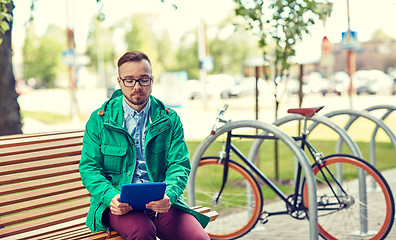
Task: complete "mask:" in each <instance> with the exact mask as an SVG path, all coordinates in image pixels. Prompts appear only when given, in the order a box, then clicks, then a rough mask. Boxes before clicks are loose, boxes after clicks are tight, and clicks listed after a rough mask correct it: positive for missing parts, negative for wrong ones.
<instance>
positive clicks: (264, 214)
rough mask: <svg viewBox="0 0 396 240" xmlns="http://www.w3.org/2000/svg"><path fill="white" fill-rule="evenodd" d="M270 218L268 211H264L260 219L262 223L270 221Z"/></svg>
mask: <svg viewBox="0 0 396 240" xmlns="http://www.w3.org/2000/svg"><path fill="white" fill-rule="evenodd" d="M268 218H269V214H268V212H266V211H264V212H263V213H262V214H261V216H260V219H259V221H260V223H261V224H266V223H267V222H268Z"/></svg>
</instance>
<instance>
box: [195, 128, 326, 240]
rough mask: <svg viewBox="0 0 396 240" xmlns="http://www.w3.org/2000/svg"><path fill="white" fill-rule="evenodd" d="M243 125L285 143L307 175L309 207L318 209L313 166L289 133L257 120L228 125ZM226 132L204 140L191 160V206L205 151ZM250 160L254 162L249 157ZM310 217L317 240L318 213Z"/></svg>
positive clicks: (312, 232)
mask: <svg viewBox="0 0 396 240" xmlns="http://www.w3.org/2000/svg"><path fill="white" fill-rule="evenodd" d="M241 123H243V124H244V126H246V127H253V128H258V129H262V130H264V131H265V132H267V133H272V134H273V135H274V136H275V137H277V138H279V139H280V140H281V141H283V142H284V143H285V144H286V145H287V146H288V147H289V148H290V150H291V151H292V152H293V153H294V154H295V156H296V157H297V159H298V161H299V162H300V163H301V166H302V169H303V172H304V174H305V177H306V180H307V184H308V198H309V199H308V202H309V206H310V208H312V209H315V210H316V209H317V202H316V197H317V195H316V181H315V177H314V175H313V172H312V169H311V166H310V164H309V161H308V158H307V156H306V155H305V153H304V152H303V151H302V149H301V148H300V147H299V146H298V145H297V144H296V142H295V141H294V140H293V138H291V137H290V136H289V135H288V134H287V133H285V132H284V131H283V130H281V129H280V128H278V127H277V126H275V125H272V124H267V123H264V122H261V121H257V120H244V121H235V122H229V123H227V126H230V127H232V126H233V125H234V126H239V125H240V124H241ZM225 132H226V131H225V130H224V126H223V127H221V128H219V129H217V131H216V133H215V134H214V135H209V136H208V137H206V138H205V139H204V141H203V142H201V144H200V145H199V146H198V148H197V150H196V151H195V153H194V156H193V158H192V160H191V167H192V171H191V175H190V178H189V182H188V187H187V200H188V204H189V205H191V206H194V205H195V189H194V186H195V173H196V171H195V169H197V167H198V164H199V161H200V160H201V158H202V154H203V153H204V152H205V150H206V149H207V148H208V147H209V145H210V144H211V143H212V141H213V140H214V139H216V138H217V137H218V136H219V135H221V134H223V133H225ZM249 160H252V158H250V155H249ZM308 216H309V223H310V227H309V229H310V239H311V240H317V239H318V235H319V231H318V212H317V210H316V211H309V212H308Z"/></svg>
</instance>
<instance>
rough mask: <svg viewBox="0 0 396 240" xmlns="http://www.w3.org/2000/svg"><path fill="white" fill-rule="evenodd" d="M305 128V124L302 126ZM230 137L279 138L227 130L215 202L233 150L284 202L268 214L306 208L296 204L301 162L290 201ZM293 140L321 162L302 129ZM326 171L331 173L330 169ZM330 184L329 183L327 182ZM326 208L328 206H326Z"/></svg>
mask: <svg viewBox="0 0 396 240" xmlns="http://www.w3.org/2000/svg"><path fill="white" fill-rule="evenodd" d="M304 128H306V126H304ZM232 138H240V139H242V138H246V139H263V140H278V139H279V138H277V137H274V136H269V135H262V134H255V135H253V134H233V133H232V132H231V131H229V132H227V140H226V145H225V149H224V152H223V154H222V156H220V161H221V162H223V163H224V169H223V181H222V186H221V189H220V191H219V193H218V195H217V197H216V199H215V202H217V201H218V200H219V198H220V195H221V193H222V191H223V189H224V186H225V185H226V182H227V176H228V161H229V159H230V151H232V152H234V153H235V154H236V155H237V156H238V157H239V158H240V159H241V160H242V162H244V163H245V164H246V166H248V167H249V169H250V170H251V171H253V172H254V173H255V175H256V176H258V178H260V179H261V180H262V181H263V182H264V183H265V184H266V185H267V186H268V187H269V188H270V189H271V190H272V191H273V192H274V193H275V194H276V195H277V196H278V197H279V198H280V199H282V200H283V201H284V202H285V204H286V206H287V207H286V209H287V210H285V211H278V212H267V214H268V216H271V215H282V214H290V213H291V212H294V211H298V210H307V209H306V208H305V207H301V206H300V205H298V203H299V201H298V196H301V195H302V184H301V183H302V177H301V176H302V167H301V164H300V163H298V165H297V172H296V181H295V185H294V193H293V198H292V201H290V200H289V199H288V197H287V195H286V194H285V193H283V192H282V191H281V190H280V189H279V188H278V187H277V186H276V185H275V184H274V183H273V182H272V181H271V180H270V179H269V178H268V177H267V176H266V175H265V174H264V173H262V172H261V171H260V169H258V168H257V167H256V165H255V164H254V163H253V162H251V161H249V159H248V158H247V157H246V156H245V155H244V154H243V153H242V152H241V151H240V150H239V149H238V148H237V147H236V146H235V145H234V144H233V143H232V141H231V140H232ZM293 139H294V140H295V141H301V146H300V147H301V148H302V149H303V150H304V149H305V148H306V149H307V150H308V151H309V152H310V154H311V156H312V158H313V159H314V161H315V163H318V164H321V159H322V158H323V155H322V154H321V153H318V152H317V151H316V150H315V148H314V147H313V146H312V145H311V144H310V143H309V141H308V140H307V134H305V132H304V131H303V134H302V136H298V137H293ZM320 171H321V172H322V171H323V170H322V169H321V170H320ZM328 172H330V173H331V171H330V170H328ZM323 176H324V178H325V181H326V182H327V183H328V184H329V180H328V179H327V177H325V174H323ZM332 179H333V180H335V181H336V183H337V186H338V187H339V188H340V189H341V191H342V192H344V193H345V191H344V190H343V189H342V186H341V184H340V183H339V182H338V180H337V178H336V177H335V176H334V175H332ZM329 186H331V184H329ZM332 191H333V193H334V195H335V196H336V197H337V194H336V193H335V191H334V189H332ZM337 200H338V202H339V199H338V197H337ZM327 209H328V210H329V209H330V208H327Z"/></svg>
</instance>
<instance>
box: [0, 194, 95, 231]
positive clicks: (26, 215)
mask: <svg viewBox="0 0 396 240" xmlns="http://www.w3.org/2000/svg"><path fill="white" fill-rule="evenodd" d="M89 204H90V203H89V199H87V198H83V199H78V200H75V201H70V202H66V203H62V204H57V205H51V206H48V207H42V208H37V209H35V210H31V211H26V212H21V213H16V214H12V215H9V216H5V217H2V218H1V219H0V224H1V225H3V226H10V225H13V224H17V223H21V222H27V221H30V220H34V219H39V218H44V217H48V216H52V215H56V214H60V213H64V212H69V211H72V210H76V209H80V208H85V207H89Z"/></svg>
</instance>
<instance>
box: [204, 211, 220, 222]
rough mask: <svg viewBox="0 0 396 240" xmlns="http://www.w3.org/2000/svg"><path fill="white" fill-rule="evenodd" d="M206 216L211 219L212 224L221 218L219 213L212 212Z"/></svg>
mask: <svg viewBox="0 0 396 240" xmlns="http://www.w3.org/2000/svg"><path fill="white" fill-rule="evenodd" d="M205 215H206V216H208V217H210V221H211V222H212V221H214V220H216V218H217V217H218V216H219V213H218V212H216V211H210V212H207V213H205Z"/></svg>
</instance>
